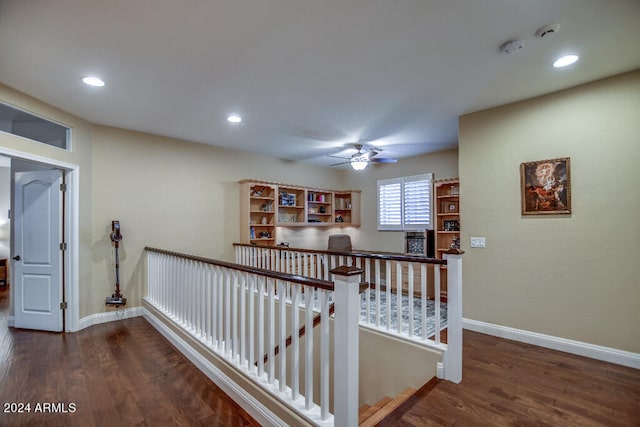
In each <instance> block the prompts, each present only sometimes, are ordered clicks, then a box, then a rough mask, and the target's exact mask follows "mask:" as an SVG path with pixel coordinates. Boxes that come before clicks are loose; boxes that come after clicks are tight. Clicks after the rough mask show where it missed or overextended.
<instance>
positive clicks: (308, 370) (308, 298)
mask: <svg viewBox="0 0 640 427" xmlns="http://www.w3.org/2000/svg"><path fill="white" fill-rule="evenodd" d="M313 294H314V289H313V288H312V287H311V286H305V287H304V313H305V321H304V329H305V338H304V339H305V346H304V353H305V363H304V388H305V390H304V395H305V404H304V407H305V409H307V410H309V409H311V407H312V406H313Z"/></svg>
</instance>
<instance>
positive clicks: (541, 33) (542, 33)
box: [536, 24, 560, 39]
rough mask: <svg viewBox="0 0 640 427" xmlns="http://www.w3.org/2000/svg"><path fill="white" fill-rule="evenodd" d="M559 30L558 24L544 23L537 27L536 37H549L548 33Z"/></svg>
mask: <svg viewBox="0 0 640 427" xmlns="http://www.w3.org/2000/svg"><path fill="white" fill-rule="evenodd" d="M559 30H560V25H558V24H549V25H544V26H542V27H540V28H538V31H536V37H540V38H541V39H543V38H545V37H549V36H550V35H552V34H555V33H557V32H558V31H559Z"/></svg>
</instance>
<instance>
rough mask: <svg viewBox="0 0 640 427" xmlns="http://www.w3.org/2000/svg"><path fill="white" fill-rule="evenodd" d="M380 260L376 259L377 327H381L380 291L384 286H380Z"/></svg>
mask: <svg viewBox="0 0 640 427" xmlns="http://www.w3.org/2000/svg"><path fill="white" fill-rule="evenodd" d="M381 280H382V278H381V277H380V260H379V259H376V327H377V328H379V327H380V311H381V310H380V293H381V292H382V286H380V281H381Z"/></svg>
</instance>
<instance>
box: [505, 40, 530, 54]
mask: <svg viewBox="0 0 640 427" xmlns="http://www.w3.org/2000/svg"><path fill="white" fill-rule="evenodd" d="M523 48H524V40H509V41H508V42H506V43H504V44H503V45H502V46H500V52H502V53H506V54H508V55H511V54H512V53H516V52H520V51H521V50H522V49H523Z"/></svg>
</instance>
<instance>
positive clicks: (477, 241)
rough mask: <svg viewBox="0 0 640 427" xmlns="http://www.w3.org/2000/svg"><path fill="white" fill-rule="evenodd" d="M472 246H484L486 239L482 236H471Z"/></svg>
mask: <svg viewBox="0 0 640 427" xmlns="http://www.w3.org/2000/svg"><path fill="white" fill-rule="evenodd" d="M471 247H472V248H486V247H487V245H486V241H485V238H484V237H471Z"/></svg>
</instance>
